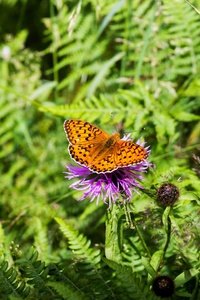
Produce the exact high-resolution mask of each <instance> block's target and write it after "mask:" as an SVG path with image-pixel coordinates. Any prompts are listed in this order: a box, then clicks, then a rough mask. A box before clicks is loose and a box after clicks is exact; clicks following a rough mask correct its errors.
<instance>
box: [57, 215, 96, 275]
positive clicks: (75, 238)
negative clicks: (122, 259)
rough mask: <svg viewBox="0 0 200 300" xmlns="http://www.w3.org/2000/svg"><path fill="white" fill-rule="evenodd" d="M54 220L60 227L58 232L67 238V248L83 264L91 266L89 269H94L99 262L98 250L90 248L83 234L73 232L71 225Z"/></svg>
mask: <svg viewBox="0 0 200 300" xmlns="http://www.w3.org/2000/svg"><path fill="white" fill-rule="evenodd" d="M55 220H56V222H57V223H58V224H59V225H60V230H61V231H62V232H63V234H64V235H65V236H66V237H67V238H68V241H69V247H70V248H71V249H72V250H73V251H74V253H75V254H76V255H77V256H78V257H81V258H83V259H84V261H85V262H88V263H89V264H91V268H95V269H96V268H97V267H98V266H99V263H100V261H101V253H100V250H98V249H97V250H93V249H92V248H90V244H91V242H90V241H89V240H87V238H86V237H84V236H83V234H79V232H78V231H76V230H74V229H73V227H72V226H71V225H69V224H66V223H65V222H64V221H63V220H61V219H59V218H55Z"/></svg>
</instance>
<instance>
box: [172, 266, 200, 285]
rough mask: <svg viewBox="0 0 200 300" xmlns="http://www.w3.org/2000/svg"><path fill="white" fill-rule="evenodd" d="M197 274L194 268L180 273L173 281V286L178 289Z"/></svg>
mask: <svg viewBox="0 0 200 300" xmlns="http://www.w3.org/2000/svg"><path fill="white" fill-rule="evenodd" d="M197 274H199V270H198V269H196V268H192V269H189V270H187V271H184V272H182V273H181V274H179V275H178V276H177V277H176V278H175V279H174V283H175V286H176V287H180V286H182V285H184V284H185V283H186V282H188V281H189V280H190V279H192V277H194V276H196V275H197Z"/></svg>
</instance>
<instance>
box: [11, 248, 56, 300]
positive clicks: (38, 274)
mask: <svg viewBox="0 0 200 300" xmlns="http://www.w3.org/2000/svg"><path fill="white" fill-rule="evenodd" d="M15 262H16V264H17V265H18V266H19V268H20V269H21V270H22V271H23V272H24V276H25V277H26V278H29V280H28V282H27V283H29V284H32V285H33V286H34V288H35V292H36V293H37V295H38V296H39V295H40V296H41V295H43V296H52V295H54V294H55V293H54V291H53V290H52V289H51V288H50V287H48V286H46V283H47V281H48V277H49V276H48V275H49V268H48V267H45V262H42V261H40V260H38V252H37V251H35V250H34V249H33V248H30V250H29V252H28V253H27V255H26V256H25V257H23V258H20V259H17V260H16V261H15Z"/></svg>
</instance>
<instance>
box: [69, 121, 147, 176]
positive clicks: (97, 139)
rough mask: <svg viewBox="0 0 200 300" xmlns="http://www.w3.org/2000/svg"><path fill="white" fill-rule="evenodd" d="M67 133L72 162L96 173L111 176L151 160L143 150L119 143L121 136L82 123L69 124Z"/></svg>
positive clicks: (137, 146) (131, 144)
mask: <svg viewBox="0 0 200 300" xmlns="http://www.w3.org/2000/svg"><path fill="white" fill-rule="evenodd" d="M64 130H65V132H66V135H67V139H68V141H69V153H70V156H71V158H72V159H73V160H74V161H75V162H77V163H78V164H81V165H84V166H86V167H88V168H89V169H90V170H91V171H92V172H95V173H107V172H112V171H114V170H116V169H118V168H120V167H127V166H130V165H132V164H137V163H140V162H141V161H143V160H144V159H145V158H147V156H148V154H147V151H146V150H145V149H144V148H143V147H142V146H140V145H137V144H135V143H132V142H129V141H124V140H120V134H119V133H115V134H113V135H109V134H107V133H106V132H105V131H103V130H102V129H100V128H99V127H97V126H95V125H93V124H90V123H88V122H85V121H82V120H75V119H70V120H66V121H65V122H64Z"/></svg>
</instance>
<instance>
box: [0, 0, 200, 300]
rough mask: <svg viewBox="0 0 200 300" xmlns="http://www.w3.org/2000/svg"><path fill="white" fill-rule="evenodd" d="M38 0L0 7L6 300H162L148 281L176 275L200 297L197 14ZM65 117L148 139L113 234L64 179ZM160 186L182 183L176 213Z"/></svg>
mask: <svg viewBox="0 0 200 300" xmlns="http://www.w3.org/2000/svg"><path fill="white" fill-rule="evenodd" d="M190 2H191V4H192V5H194V6H195V7H196V8H197V9H198V10H200V4H199V1H197V0H193V1H190ZM40 5H41V6H38V3H34V2H33V1H19V0H12V1H11V0H10V1H1V3H0V24H1V25H2V26H0V32H1V38H0V120H1V127H0V172H1V183H0V194H1V197H0V208H1V210H0V219H1V223H0V254H1V257H2V258H1V260H0V298H1V299H13V300H14V299H15V300H16V299H57V300H62V299H80V300H81V299H94V300H96V299H97V300H98V299H99V300H100V299H113V300H118V299H125V300H126V299H127V300H128V299H159V298H158V297H157V296H155V295H154V293H153V292H152V288H151V284H152V280H153V278H155V277H156V276H157V275H168V276H170V277H171V278H172V279H173V280H174V282H175V294H174V295H173V298H174V299H180V300H181V299H188V298H189V299H200V294H199V291H198V289H199V288H198V287H199V284H200V277H199V269H200V260H199V236H200V231H199V228H200V220H199V205H200V185H199V178H200V159H199V157H200V155H199V145H200V139H199V137H200V113H199V112H200V101H199V97H200V92H199V91H200V76H199V71H200V35H199V31H200V15H199V14H198V13H197V11H196V10H194V9H193V8H192V7H191V6H190V5H189V4H188V3H186V2H185V1H182V0H177V1H170V0H163V1H162V2H161V1H160V2H159V1H153V0H152V1H148V0H144V1H140V0H135V1H128V0H119V1H113V0H107V1H105V0H102V1H94V0H86V1H79V2H76V3H74V1H64V0H61V1H48V0H44V1H42V2H41V4H40ZM19 7H20V12H19V15H18V14H17V15H16V12H18V11H19ZM49 7H50V12H49ZM5 11H6V12H7V14H6V15H7V17H5ZM30 15H31V16H32V18H31V25H30V20H29V18H30ZM33 16H35V17H33ZM5 18H7V19H5ZM111 113H113V119H114V122H113V119H112V115H111ZM64 118H65V119H69V118H75V119H82V120H85V121H88V122H91V123H94V124H95V125H97V126H100V127H101V128H102V129H104V130H105V131H106V132H108V133H109V134H111V133H112V131H113V129H114V125H113V123H115V124H116V128H117V131H119V132H120V133H121V134H124V133H125V132H126V133H127V132H133V131H135V130H136V132H133V133H132V136H133V137H134V140H135V141H136V140H137V139H138V138H139V137H141V136H142V137H144V139H145V141H146V142H147V144H146V145H151V156H150V160H151V161H152V166H151V167H150V168H149V171H148V173H144V174H143V175H144V177H145V179H146V180H145V182H143V184H142V185H143V186H144V189H143V190H140V194H141V196H139V195H137V194H136V193H134V194H135V195H134V199H132V200H131V202H130V203H129V204H127V205H125V206H122V205H119V206H118V204H119V203H118V202H116V205H117V212H119V213H117V214H115V215H113V214H112V210H110V211H111V213H110V218H111V219H112V222H113V223H112V225H113V226H114V225H115V231H114V227H112V226H110V227H109V226H106V228H105V225H104V223H105V220H108V218H107V216H106V209H105V205H104V203H103V201H100V202H99V204H98V206H97V207H96V203H95V201H93V202H91V203H89V202H90V200H91V199H89V197H87V198H86V199H85V200H84V201H79V202H76V200H77V199H79V198H80V197H81V195H82V194H81V191H77V190H74V189H73V188H69V186H70V185H71V184H72V183H74V182H75V181H76V180H77V178H74V179H72V180H70V181H68V180H66V179H64V176H65V175H64V174H63V172H65V170H66V169H65V164H66V163H71V162H72V161H71V160H70V157H69V154H68V151H67V147H68V144H67V140H66V137H65V133H64V131H63V121H64ZM142 127H146V130H145V131H143V132H142V133H141V132H139V131H138V130H139V129H141V128H142ZM163 182H172V183H173V184H175V185H177V187H178V188H179V190H180V198H179V200H178V202H177V203H176V204H175V205H173V207H171V208H165V207H163V206H162V205H161V204H160V203H158V202H157V200H156V193H157V190H158V188H159V186H160V185H161V184H162V183H163ZM107 215H108V214H107ZM57 223H58V224H59V229H58V224H57ZM105 236H106V240H107V241H109V243H110V245H111V246H112V244H113V245H114V243H117V244H118V248H117V249H118V250H119V253H117V254H118V255H117V257H114V254H115V253H111V256H112V259H113V260H110V259H108V257H107V256H106V255H107V252H106V250H107V249H106V247H107V245H108V243H107V244H106V243H105ZM112 238H113V239H112ZM115 245H116V244H115ZM115 245H114V246H115ZM113 248H114V247H110V249H113ZM104 256H106V259H105V258H103V257H104ZM102 258H103V259H102Z"/></svg>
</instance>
